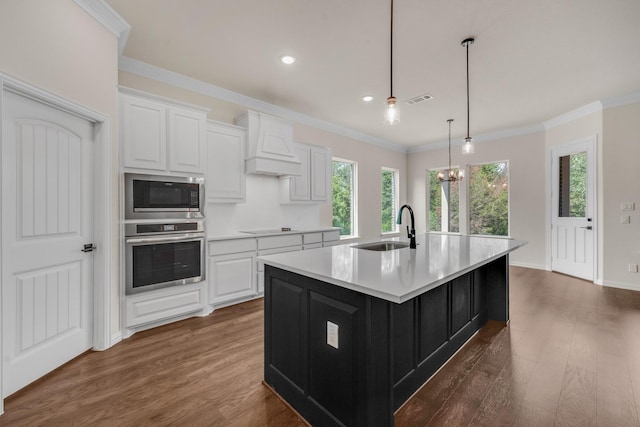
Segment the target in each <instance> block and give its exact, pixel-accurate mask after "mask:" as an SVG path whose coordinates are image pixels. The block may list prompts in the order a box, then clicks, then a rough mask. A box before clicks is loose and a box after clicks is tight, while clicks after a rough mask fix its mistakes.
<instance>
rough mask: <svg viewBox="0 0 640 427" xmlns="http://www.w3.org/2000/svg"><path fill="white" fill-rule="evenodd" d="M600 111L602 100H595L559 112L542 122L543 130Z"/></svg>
mask: <svg viewBox="0 0 640 427" xmlns="http://www.w3.org/2000/svg"><path fill="white" fill-rule="evenodd" d="M598 112H602V102H600V101H595V102H592V103H590V104H587V105H583V106H582V107H580V108H576V109H575V110H571V111H569V112H567V113H564V114H560V115H559V116H556V117H554V118H552V119H549V120H546V121H544V122H542V124H543V125H544V128H545V130H549V129H553V128H554V127H557V126H560V125H564V124H567V123H570V122H572V121H574V120H577V119H579V118H581V117H584V116H588V115H589V114H593V113H598Z"/></svg>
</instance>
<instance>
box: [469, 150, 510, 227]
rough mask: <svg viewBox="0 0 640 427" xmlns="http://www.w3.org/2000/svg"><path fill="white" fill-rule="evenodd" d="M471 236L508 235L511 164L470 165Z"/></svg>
mask: <svg viewBox="0 0 640 427" xmlns="http://www.w3.org/2000/svg"><path fill="white" fill-rule="evenodd" d="M469 234H484V235H493V236H508V235H509V163H508V162H506V161H505V162H497V163H488V164H484V165H472V166H469Z"/></svg>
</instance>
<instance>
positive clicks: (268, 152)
mask: <svg viewBox="0 0 640 427" xmlns="http://www.w3.org/2000/svg"><path fill="white" fill-rule="evenodd" d="M236 124H238V125H239V126H242V127H245V128H246V129H247V151H246V155H247V158H246V162H245V167H246V168H245V170H246V172H247V173H259V174H268V175H299V174H300V160H299V159H298V157H297V156H296V153H295V151H294V147H293V126H292V124H291V122H288V121H286V120H283V119H280V118H278V117H274V116H270V115H268V114H264V113H258V112H255V111H247V113H246V114H243V115H241V116H239V117H236Z"/></svg>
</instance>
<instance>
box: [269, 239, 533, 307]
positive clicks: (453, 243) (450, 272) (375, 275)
mask: <svg viewBox="0 0 640 427" xmlns="http://www.w3.org/2000/svg"><path fill="white" fill-rule="evenodd" d="M386 240H390V241H405V242H406V241H408V240H407V239H399V238H394V239H385V241H386ZM416 240H417V243H418V247H417V249H409V248H408V247H407V248H401V249H394V250H390V251H386V252H377V251H369V250H365V249H357V248H354V247H353V244H344V245H337V246H332V247H326V248H318V249H311V250H305V251H300V252H288V253H283V254H276V255H267V256H262V257H259V258H258V259H259V260H261V261H263V262H264V263H265V264H268V265H272V266H274V267H278V268H281V269H283V270H288V271H291V272H294V273H298V274H302V275H304V276H308V277H312V278H314V279H318V280H321V281H324V282H328V283H331V284H334V285H336V286H342V287H344V288H347V289H352V290H354V291H357V292H361V293H363V294H366V295H371V296H375V297H378V298H381V299H384V300H387V301H391V302H395V303H403V302H405V301H408V300H410V299H412V298H413V297H415V296H418V295H420V294H423V293H424V292H426V291H429V290H430V289H433V288H435V287H437V286H439V285H441V284H443V283H446V282H448V281H450V280H452V279H454V278H456V277H459V276H461V275H463V274H465V273H467V272H469V271H471V270H474V269H476V268H477V267H479V266H481V265H484V264H487V263H488V262H490V261H493V260H495V259H497V258H500V257H501V256H503V255H506V254H508V253H509V252H512V251H514V250H516V249H518V248H519V247H521V246H524V245H525V244H526V242H524V241H521V240H513V239H506V238H491V237H475V236H473V237H472V236H459V235H447V234H431V233H425V234H421V235H418V236H417V238H416Z"/></svg>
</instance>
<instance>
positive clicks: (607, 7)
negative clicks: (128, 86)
mask: <svg viewBox="0 0 640 427" xmlns="http://www.w3.org/2000/svg"><path fill="white" fill-rule="evenodd" d="M107 3H108V4H109V5H110V6H112V7H113V8H114V9H115V10H116V12H118V13H119V14H120V15H121V16H122V17H123V18H124V19H125V20H126V21H127V22H128V23H129V24H130V25H131V27H132V29H131V33H130V35H129V39H128V43H127V45H126V48H125V50H124V52H123V55H124V56H126V57H130V58H133V59H136V60H139V61H142V62H145V63H148V64H151V65H155V66H157V67H161V68H164V69H167V70H170V71H173V72H176V73H179V74H183V75H185V76H189V77H192V78H195V79H198V80H201V81H203V82H206V83H210V84H213V85H215V86H219V87H222V88H226V89H229V90H231V91H234V92H237V93H240V94H243V95H247V96H250V97H253V98H256V99H259V100H262V101H266V102H269V103H272V104H276V105H279V106H281V107H285V108H288V109H290V110H293V111H296V112H299V113H303V114H306V115H308V116H312V117H315V118H318V119H321V120H325V121H328V122H331V123H335V124H338V125H341V126H344V127H347V128H350V129H353V130H356V131H359V132H362V133H365V134H368V135H372V136H374V137H377V138H381V139H383V140H386V141H389V142H391V143H394V144H400V145H403V146H407V147H415V146H423V145H425V144H429V143H435V142H441V141H443V140H446V138H447V129H448V128H447V122H446V120H447V119H448V118H454V119H455V121H454V123H453V137H454V139H456V140H457V139H460V138H463V137H464V136H465V134H466V95H465V90H466V80H465V78H466V75H465V48H464V47H462V46H461V45H460V42H461V41H462V40H464V39H465V38H466V37H469V36H474V37H475V39H476V41H475V43H474V44H473V45H471V46H470V48H469V57H470V60H469V61H470V64H469V67H470V76H471V82H470V86H471V136H474V135H478V134H486V133H491V132H496V131H499V130H505V129H511V128H518V127H522V126H529V125H533V124H539V123H541V122H543V121H545V120H548V119H550V118H553V117H555V116H558V115H560V114H563V113H566V112H568V111H570V110H573V109H575V108H578V107H581V106H583V105H585V104H588V103H591V102H593V101H597V100H603V99H607V98H612V97H616V96H621V95H626V94H629V93H632V92H635V91H638V90H640V45H639V41H640V0H535V1H532V0H395V6H394V7H395V10H394V14H395V18H394V83H393V86H394V95H395V96H396V97H397V98H398V100H399V101H401V102H400V108H401V110H400V111H401V122H400V124H399V125H397V126H386V125H383V124H382V116H383V109H384V100H385V99H386V98H387V96H389V12H390V3H389V0H340V1H338V0H316V1H313V0H271V1H268V0H225V1H222V0H135V1H131V0H107ZM284 54H290V55H293V56H295V57H296V58H297V62H296V63H295V64H294V65H292V66H285V65H284V64H282V63H281V62H280V60H279V58H280V57H281V56H282V55H284ZM425 93H429V94H432V95H433V96H434V99H433V100H430V101H426V102H423V103H420V104H416V105H412V106H411V105H406V104H405V103H404V101H406V100H408V99H410V98H412V97H415V96H418V95H422V94H425ZM366 94H370V95H373V96H374V101H373V102H371V103H368V104H367V103H364V102H363V101H362V100H361V97H362V96H363V95H366Z"/></svg>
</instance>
